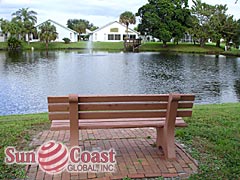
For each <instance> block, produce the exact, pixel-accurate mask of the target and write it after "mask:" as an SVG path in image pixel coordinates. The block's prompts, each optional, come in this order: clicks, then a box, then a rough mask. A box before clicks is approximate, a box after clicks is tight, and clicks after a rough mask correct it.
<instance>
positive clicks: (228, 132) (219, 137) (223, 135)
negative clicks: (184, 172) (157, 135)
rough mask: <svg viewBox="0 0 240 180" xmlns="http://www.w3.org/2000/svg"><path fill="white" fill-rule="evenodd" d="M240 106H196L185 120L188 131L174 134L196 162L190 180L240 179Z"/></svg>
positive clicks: (182, 130) (185, 129)
mask: <svg viewBox="0 0 240 180" xmlns="http://www.w3.org/2000/svg"><path fill="white" fill-rule="evenodd" d="M239 112H240V103H237V104H236V103H233V104H221V105H199V106H195V108H194V111H193V116H192V117H191V118H188V119H186V121H187V122H188V124H189V127H187V128H183V129H180V130H178V131H177V134H176V135H177V137H178V138H180V139H181V142H183V143H184V144H185V145H187V147H189V149H190V151H191V155H192V156H193V157H194V158H195V159H196V160H198V161H199V168H200V169H199V171H200V172H199V174H196V175H195V176H193V177H192V178H191V179H229V180H230V179H239V178H240V151H239V149H240V113H239Z"/></svg>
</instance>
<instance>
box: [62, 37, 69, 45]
mask: <svg viewBox="0 0 240 180" xmlns="http://www.w3.org/2000/svg"><path fill="white" fill-rule="evenodd" d="M62 40H63V41H64V43H65V44H69V43H70V41H71V40H70V39H69V38H63V39H62Z"/></svg>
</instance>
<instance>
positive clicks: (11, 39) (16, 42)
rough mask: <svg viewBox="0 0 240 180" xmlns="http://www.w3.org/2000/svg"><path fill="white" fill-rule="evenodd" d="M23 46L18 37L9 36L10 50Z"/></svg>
mask: <svg viewBox="0 0 240 180" xmlns="http://www.w3.org/2000/svg"><path fill="white" fill-rule="evenodd" d="M21 46H22V43H21V41H20V40H18V39H17V38H16V37H13V36H11V37H9V38H8V48H9V49H10V50H16V49H20V48H21Z"/></svg>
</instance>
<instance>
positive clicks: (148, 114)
mask: <svg viewBox="0 0 240 180" xmlns="http://www.w3.org/2000/svg"><path fill="white" fill-rule="evenodd" d="M165 116H166V111H145V112H143V111H141V112H136V111H135V112H134V111H128V112H127V111H115V112H113V111H108V112H104V111H101V112H89V111H86V112H80V113H79V119H113V118H156V117H165Z"/></svg>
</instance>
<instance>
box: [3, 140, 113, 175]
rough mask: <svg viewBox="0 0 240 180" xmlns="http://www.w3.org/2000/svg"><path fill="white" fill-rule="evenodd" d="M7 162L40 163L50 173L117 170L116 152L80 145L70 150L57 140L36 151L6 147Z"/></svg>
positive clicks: (43, 169) (42, 168)
mask: <svg viewBox="0 0 240 180" xmlns="http://www.w3.org/2000/svg"><path fill="white" fill-rule="evenodd" d="M5 155H6V157H5V163H7V164H14V163H15V164H38V165H39V167H40V168H41V170H42V171H44V172H46V173H48V174H57V173H61V172H62V171H64V170H66V171H68V172H94V173H97V172H115V166H116V159H115V156H116V152H115V150H114V149H110V150H108V151H100V150H99V151H97V150H94V151H82V149H81V148H80V147H78V146H74V147H72V148H71V149H70V150H68V148H67V147H66V146H65V145H64V144H62V143H57V142H55V141H49V142H46V143H44V144H43V145H41V146H40V147H39V148H38V150H37V151H36V152H34V151H17V150H16V149H15V147H7V148H6V149H5Z"/></svg>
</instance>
